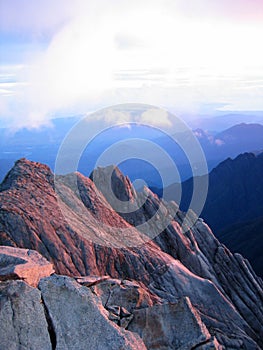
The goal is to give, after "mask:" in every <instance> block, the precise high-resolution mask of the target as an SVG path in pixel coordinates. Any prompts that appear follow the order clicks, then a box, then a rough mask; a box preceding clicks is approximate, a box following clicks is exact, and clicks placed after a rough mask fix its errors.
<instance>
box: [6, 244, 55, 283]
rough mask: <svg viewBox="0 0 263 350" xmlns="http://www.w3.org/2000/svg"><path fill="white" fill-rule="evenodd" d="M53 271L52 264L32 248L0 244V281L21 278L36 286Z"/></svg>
mask: <svg viewBox="0 0 263 350" xmlns="http://www.w3.org/2000/svg"><path fill="white" fill-rule="evenodd" d="M54 272H55V271H54V269H53V265H52V264H51V263H50V262H48V261H47V260H46V259H45V258H43V256H41V255H40V254H39V253H37V252H36V251H34V250H28V249H20V248H11V247H5V246H0V281H5V280H10V279H21V280H24V281H25V282H26V283H28V284H29V285H31V286H33V287H36V286H37V285H38V282H39V280H40V279H41V278H42V277H46V276H50V275H51V274H52V273H54Z"/></svg>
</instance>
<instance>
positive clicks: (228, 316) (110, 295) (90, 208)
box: [0, 159, 263, 349]
mask: <svg viewBox="0 0 263 350" xmlns="http://www.w3.org/2000/svg"><path fill="white" fill-rule="evenodd" d="M107 171H108V169H107V170H106V172H107ZM96 176H98V177H99V178H100V177H101V178H102V180H103V179H104V175H103V169H98V171H97V175H96ZM104 182H105V181H104ZM104 182H103V181H102V182H101V183H102V184H103V183H104ZM55 189H56V191H55ZM101 191H102V192H104V193H103V194H102V192H100V191H99V190H98V189H97V188H96V187H95V185H94V183H93V182H92V180H90V179H87V178H85V177H84V176H82V175H80V174H71V175H67V176H62V177H59V178H57V179H56V186H54V179H53V175H52V173H51V171H50V170H49V168H48V167H46V166H44V165H41V164H39V163H34V162H29V161H27V160H24V159H23V160H20V161H18V162H17V163H16V164H15V166H14V168H13V169H12V170H11V171H10V172H9V174H8V175H7V177H6V178H5V180H4V181H3V183H2V185H1V187H0V244H1V245H8V246H13V247H22V248H27V249H35V250H37V251H38V252H39V253H40V254H42V255H43V256H44V257H45V258H46V259H48V260H49V261H50V262H51V263H53V264H54V268H55V271H56V273H59V274H63V275H68V276H74V277H75V278H76V279H77V281H79V282H80V283H83V287H80V286H79V284H77V283H73V282H72V281H71V282H70V281H69V280H68V279H65V278H64V280H63V281H64V282H62V280H60V279H58V280H56V278H57V277H54V276H51V277H48V278H46V279H44V280H42V281H41V282H40V289H41V292H42V295H43V300H45V305H46V307H47V308H48V309H49V317H50V319H52V322H53V328H54V327H55V330H56V334H57V337H58V338H57V342H58V343H57V344H64V343H65V342H66V340H65V336H66V333H67V330H68V329H69V332H71V330H70V326H69V324H66V325H65V328H63V327H64V326H63V327H62V326H61V325H60V322H61V320H63V319H64V317H66V316H67V315H66V314H67V312H70V307H69V306H66V307H65V310H66V311H65V312H64V313H63V310H62V311H59V310H58V309H57V307H56V306H55V300H56V298H57V293H62V295H63V288H64V289H66V291H65V294H64V295H63V298H64V300H65V302H66V300H67V298H68V300H71V302H70V304H72V303H73V300H75V299H76V300H77V301H76V302H77V304H78V306H76V309H75V311H74V312H75V313H78V312H80V309H81V308H82V307H80V305H81V302H80V299H82V298H83V300H85V301H86V302H87V303H88V304H90V305H89V306H88V307H87V308H88V309H87V310H93V311H94V309H93V307H94V303H95V301H94V300H95V299H93V297H92V294H91V293H90V291H91V292H92V293H95V294H96V298H98V300H100V304H97V307H98V308H99V309H100V310H102V311H103V312H102V311H101V313H100V312H98V311H96V315H100V316H98V317H99V319H100V320H102V318H103V319H104V320H105V317H106V316H107V317H108V318H109V320H108V321H107V322H110V323H107V322H106V325H105V326H104V327H105V329H108V330H109V329H111V328H108V327H110V326H111V327H113V328H114V329H115V330H116V332H117V331H118V332H119V333H118V332H117V333H116V332H115V330H114V329H112V330H111V331H110V332H113V333H112V334H119V335H118V337H119V339H122V340H120V342H124V343H123V344H124V345H123V346H124V348H126V345H127V348H128V347H129V346H131V345H130V344H132V342H135V341H138V340H137V339H138V338H136V340H134V339H135V338H131V337H132V335H130V333H127V334H128V335H127V334H126V333H125V335H124V333H123V332H124V329H128V330H129V329H132V327H134V329H135V328H136V327H137V328H136V332H137V333H138V334H139V335H141V337H142V338H143V339H144V340H145V338H144V335H143V334H144V332H146V333H145V334H148V335H149V337H148V336H147V338H149V344H148V345H147V344H146V346H148V347H152V348H153V347H154V340H150V339H151V334H152V336H153V334H154V331H153V328H151V327H152V326H151V327H150V328H149V329H148V330H144V326H138V325H139V324H140V323H139V321H138V317H139V315H141V317H142V319H146V318H147V319H148V320H151V319H152V318H154V319H155V321H156V322H157V321H158V322H157V323H158V329H159V331H160V334H162V336H161V335H160V337H159V336H158V339H159V340H158V341H159V343H160V347H159V348H158V347H157V349H169V347H165V346H168V345H167V344H169V346H170V348H173V347H171V346H174V348H175V349H176V348H180V346H182V348H184V346H186V348H187V346H188V345H184V344H187V343H185V341H186V340H187V336H186V337H185V338H183V336H182V337H181V336H180V334H182V333H183V329H184V328H183V324H184V321H183V320H186V321H185V322H188V321H189V320H190V319H192V321H193V322H192V321H191V322H192V323H191V324H192V325H193V327H194V328H193V332H192V330H191V329H189V333H188V335H189V341H190V340H191V341H193V342H194V343H195V344H196V345H193V347H195V348H197V349H198V348H200V349H201V348H203V349H205V348H209V347H210V346H211V347H213V346H214V348H220V346H223V347H225V348H226V349H240V348H244V349H259V348H260V346H263V344H262V339H263V333H262V332H263V331H262V324H263V303H262V300H263V294H262V287H263V284H262V280H261V279H260V278H258V277H257V276H256V275H255V273H254V271H253V270H252V268H251V266H250V265H249V263H248V261H246V260H245V259H243V258H242V257H241V256H240V255H238V254H235V255H233V254H232V253H231V252H230V251H229V250H228V249H226V248H225V247H224V246H223V245H222V244H220V242H219V241H218V240H217V239H216V238H215V237H214V235H213V233H212V232H211V230H210V229H209V227H208V226H207V225H206V224H205V223H204V222H203V221H202V220H201V219H198V220H197V218H196V217H195V216H194V214H192V216H191V217H188V218H187V220H184V214H183V213H182V212H180V211H179V210H178V207H177V205H176V204H175V203H166V202H163V201H161V200H160V199H158V197H157V196H155V195H154V194H152V193H151V191H150V190H149V189H146V188H145V190H144V192H143V193H136V192H135V190H134V189H133V188H132V185H131V183H130V181H129V180H128V179H127V178H125V177H124V176H123V175H122V174H121V173H120V172H119V171H117V170H116V171H115V172H114V177H113V192H116V191H117V192H118V198H119V199H121V200H122V201H123V203H124V204H123V206H126V207H128V209H130V208H129V206H130V207H131V208H132V207H133V206H134V208H136V207H138V206H139V209H137V210H135V211H134V212H130V213H122V212H119V213H117V212H116V211H115V210H114V209H113V208H112V207H111V205H110V204H109V202H108V201H107V199H108V198H107V196H108V194H107V191H106V192H105V191H104V189H103V186H102V188H101ZM128 200H129V202H128ZM109 201H110V199H109ZM157 211H158V216H156V218H155V220H153V221H150V219H151V217H153V216H154V215H155V214H156V212H157ZM183 220H184V222H183ZM196 220H197V221H196ZM143 223H146V225H144V226H143V227H144V229H142V230H141V231H139V228H140V227H141V226H140V225H141V224H143ZM164 224H165V225H164ZM145 228H146V230H145ZM160 228H161V231H160ZM158 232H161V233H160V234H158ZM151 238H153V239H151ZM84 276H87V277H85V278H81V277H84ZM89 276H94V277H93V279H91V277H89ZM95 276H97V277H95ZM100 276H101V277H100ZM105 276H107V277H105ZM85 280H86V282H85ZM43 281H44V282H43ZM85 283H86V286H87V287H85ZM88 288H90V291H89V292H87V290H88ZM84 290H85V292H84ZM77 291H79V294H78V292H77ZM74 298H75V299H74ZM187 298H188V299H187ZM178 302H179V304H178ZM180 303H181V304H180ZM72 305H73V304H72ZM92 305H93V306H92ZM98 305H100V306H98ZM180 305H181V306H180ZM182 305H183V306H182ZM71 307H73V306H71ZM181 309H182V310H183V311H182V312H181V311H180V312H181V314H183V313H185V317H186V318H185V319H184V318H180V317H181V316H179V310H181ZM142 310H145V311H142ZM146 310H148V311H146ZM156 310H158V312H157V311H156ZM176 310H177V311H176ZM93 311H92V312H93ZM94 312H95V311H94ZM166 313H167V315H168V314H169V319H170V325H167V329H166V327H164V329H163V328H162V324H163V323H162V322H163V321H162V320H164V319H165V314H166ZM157 314H159V316H158V315H157ZM137 315H138V316H137ZM146 315H148V316H147V317H146ZM157 316H158V320H156V318H157ZM191 317H192V318H191ZM72 320H74V318H73V319H72ZM72 320H71V321H72ZM187 320H188V321H187ZM71 321H70V320H69V321H68V322H69V323H70V322H71ZM175 321H176V322H179V324H180V323H181V328H180V327H179V328H178V332H181V333H178V334H179V335H178V336H176V335H174V338H173V336H172V333H174V332H172V333H171V332H170V331H169V327H172V328H173V326H172V323H173V322H175ZM72 322H73V321H72ZM74 322H77V320H74ZM83 322H84V323H85V322H88V320H87V319H86V318H85V316H83ZM103 322H104V321H103ZM143 322H144V321H143ZM143 322H142V323H141V324H142V325H143V324H144V323H143ZM189 322H190V321H189ZM77 324H78V325H80V323H77ZM112 324H113V326H112ZM136 325H137V326H136ZM61 327H62V328H61ZM116 327H117V328H116ZM138 327H139V328H140V329H139V328H138ZM120 328H121V331H120ZM103 329H104V328H103ZM179 329H181V330H179ZM185 329H186V328H185ZM74 332H75V331H74V330H72V333H69V334H71V337H73V338H74V337H76V334H77V333H74ZM79 332H80V333H79V334H83V333H81V332H82V328H81V325H80V330H79ZM114 332H115V333H114ZM147 332H148V333H147ZM191 332H192V333H191ZM206 332H207V333H206ZM94 334H95V333H94ZM96 334H98V333H96ZM174 334H176V332H175V333H174ZM191 334H194V337H192V338H191ZM204 334H207V336H205V335H204ZM126 336H127V337H126ZM199 336H200V337H201V338H200V337H199ZM179 338H180V339H181V342H182V343H181V345H176V346H175V345H171V344H175V343H176V344H179V342H180V339H179ZM132 339H133V340H132ZM184 339H186V340H184ZM200 339H204V340H201V343H200V342H199V341H200ZM109 341H110V340H109ZM145 342H146V340H145ZM150 342H152V343H150ZM161 344H163V345H161ZM165 344H166V345H165ZM59 346H62V347H63V345H59ZM80 346H82V345H80ZM83 346H84V345H83ZM105 346H106V345H105ZM140 346H141V345H140ZM95 348H96V347H95ZM141 348H142V347H138V349H141Z"/></svg>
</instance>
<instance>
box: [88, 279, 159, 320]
mask: <svg viewBox="0 0 263 350" xmlns="http://www.w3.org/2000/svg"><path fill="white" fill-rule="evenodd" d="M92 290H93V292H94V293H95V294H96V295H97V296H99V297H100V299H101V301H102V304H103V305H104V306H105V307H106V308H107V309H109V308H111V307H112V306H115V305H118V306H119V307H122V308H125V309H126V310H127V311H128V312H129V313H131V312H132V311H133V310H134V309H141V308H145V307H148V306H152V305H154V304H155V303H158V302H160V301H161V299H160V298H158V297H157V296H156V295H154V294H151V293H150V291H149V290H148V289H147V288H146V287H145V286H144V287H143V286H142V285H141V284H139V283H138V282H136V281H128V280H118V279H108V280H105V281H102V282H101V283H98V284H97V285H96V286H94V287H93V288H92Z"/></svg>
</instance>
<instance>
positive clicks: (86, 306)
mask: <svg viewBox="0 0 263 350" xmlns="http://www.w3.org/2000/svg"><path fill="white" fill-rule="evenodd" d="M39 288H40V290H41V293H42V298H43V301H44V303H45V305H46V307H47V309H48V313H49V316H50V319H51V321H52V324H53V326H54V330H55V333H56V344H57V345H56V349H57V350H67V349H78V350H82V349H83V350H86V349H100V350H104V349H105V350H110V349H130V350H138V349H140V350H143V349H146V347H145V345H144V343H143V342H142V340H141V339H140V338H139V337H138V336H136V334H133V333H131V332H128V331H125V330H123V329H122V328H120V327H118V326H117V325H116V324H115V323H114V322H111V321H110V320H109V319H108V312H107V310H106V309H105V308H104V307H103V305H102V304H101V302H100V300H99V298H97V297H96V296H95V295H94V294H93V293H92V292H91V291H90V290H89V289H88V288H87V287H82V286H80V285H79V284H78V283H77V282H76V281H74V280H73V279H72V278H69V277H63V276H57V275H53V276H51V277H47V278H44V279H42V280H41V281H40V284H39Z"/></svg>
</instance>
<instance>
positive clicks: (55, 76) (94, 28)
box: [0, 0, 263, 127]
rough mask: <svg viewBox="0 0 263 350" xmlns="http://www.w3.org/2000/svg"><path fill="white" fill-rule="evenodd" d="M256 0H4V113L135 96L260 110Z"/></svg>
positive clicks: (38, 115) (13, 119) (10, 118)
mask: <svg viewBox="0 0 263 350" xmlns="http://www.w3.org/2000/svg"><path fill="white" fill-rule="evenodd" d="M262 37H263V3H262V1H261V0H254V1H249V0H233V1H231V3H229V1H226V0H221V1H210V0H209V1H208V0H190V1H182V0H173V1H172V0H163V1H155V0H153V1H147V0H146V1H143V2H139V1H134V2H130V1H126V0H124V1H120V0H112V1H106V0H103V1H96V2H95V1H94V0H92V1H88V0H87V1H84V0H75V1H70V0H53V1H51V0H45V1H44V0H38V1H32V0H0V45H1V49H0V50H1V51H0V122H1V124H2V125H6V124H9V125H13V126H17V127H20V126H25V125H26V126H31V127H37V126H39V125H42V124H46V123H48V121H49V120H50V119H51V118H53V117H54V116H56V115H72V114H79V113H88V112H90V111H93V110H96V109H98V108H101V107H106V106H108V105H113V104H118V103H125V102H141V103H149V104H153V105H157V106H161V107H164V108H167V109H168V110H170V111H172V112H176V113H179V114H181V115H183V114H191V115H193V116H194V115H196V116H197V115H199V114H202V113H210V114H211V115H212V114H215V113H216V112H218V111H226V112H228V111H247V110H251V111H253V110H257V111H258V110H263V98H262V95H263V48H262V44H261V42H262Z"/></svg>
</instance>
